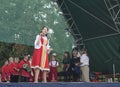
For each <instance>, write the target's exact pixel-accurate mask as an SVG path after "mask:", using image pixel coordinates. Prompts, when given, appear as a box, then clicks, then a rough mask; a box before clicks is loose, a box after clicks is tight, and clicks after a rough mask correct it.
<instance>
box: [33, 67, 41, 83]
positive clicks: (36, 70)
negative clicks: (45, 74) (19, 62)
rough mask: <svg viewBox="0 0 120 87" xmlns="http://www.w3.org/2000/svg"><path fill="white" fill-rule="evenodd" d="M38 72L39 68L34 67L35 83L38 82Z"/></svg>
mask: <svg viewBox="0 0 120 87" xmlns="http://www.w3.org/2000/svg"><path fill="white" fill-rule="evenodd" d="M39 73H40V70H39V69H38V68H36V69H35V78H34V82H35V83H38V77H39Z"/></svg>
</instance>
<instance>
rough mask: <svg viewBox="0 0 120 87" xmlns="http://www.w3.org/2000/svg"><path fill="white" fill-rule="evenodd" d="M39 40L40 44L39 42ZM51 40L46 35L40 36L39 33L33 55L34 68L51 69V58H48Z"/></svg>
mask: <svg viewBox="0 0 120 87" xmlns="http://www.w3.org/2000/svg"><path fill="white" fill-rule="evenodd" d="M38 40H39V42H40V43H39V44H37V42H38ZM49 47H50V46H49V42H48V38H47V37H46V36H43V37H41V38H40V36H39V35H37V37H36V40H35V43H34V52H33V56H32V66H31V67H32V68H39V69H41V70H48V71H49V70H50V69H49V60H48V49H49Z"/></svg>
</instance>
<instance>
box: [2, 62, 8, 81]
mask: <svg viewBox="0 0 120 87" xmlns="http://www.w3.org/2000/svg"><path fill="white" fill-rule="evenodd" d="M8 70H9V69H8V60H5V63H4V65H3V66H2V78H1V80H2V82H9V80H10V74H9V71H8Z"/></svg>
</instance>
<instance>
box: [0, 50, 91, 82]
mask: <svg viewBox="0 0 120 87" xmlns="http://www.w3.org/2000/svg"><path fill="white" fill-rule="evenodd" d="M85 58H86V59H85ZM60 63H61V62H59V61H57V54H56V53H52V55H51V58H50V60H49V68H50V71H48V72H47V81H49V82H58V81H59V76H60V74H62V76H63V77H64V79H63V81H64V82H71V81H73V82H77V81H83V82H89V59H88V57H87V55H86V51H80V55H79V52H78V50H77V49H73V51H72V58H71V57H70V53H69V52H68V51H66V52H64V54H63V60H62V63H61V64H62V71H59V72H58V66H59V64H60ZM31 64H32V57H31V56H30V55H28V54H25V55H24V57H23V59H22V60H19V58H18V57H15V58H12V57H10V58H9V59H8V60H5V61H4V65H3V66H2V68H1V75H0V81H1V82H34V78H35V71H34V69H33V68H31ZM38 80H39V81H42V80H43V71H42V70H40V73H39V76H38Z"/></svg>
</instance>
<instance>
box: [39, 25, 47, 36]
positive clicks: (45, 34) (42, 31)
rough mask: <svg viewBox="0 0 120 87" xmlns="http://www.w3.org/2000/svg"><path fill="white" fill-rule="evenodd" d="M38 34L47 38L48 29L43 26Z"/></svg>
mask: <svg viewBox="0 0 120 87" xmlns="http://www.w3.org/2000/svg"><path fill="white" fill-rule="evenodd" d="M40 33H42V34H43V35H44V36H47V33H48V28H47V27H46V26H43V27H42V29H41V32H40Z"/></svg>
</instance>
